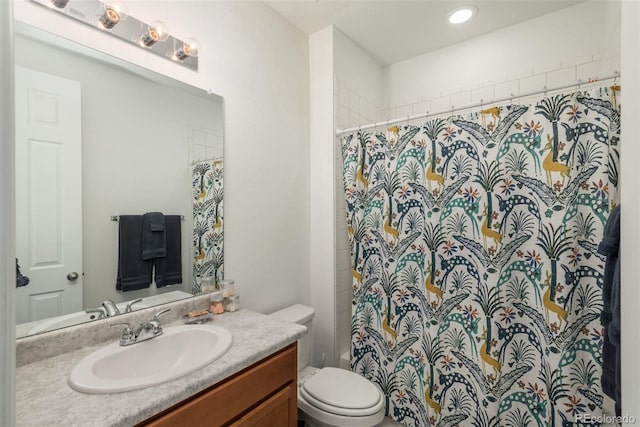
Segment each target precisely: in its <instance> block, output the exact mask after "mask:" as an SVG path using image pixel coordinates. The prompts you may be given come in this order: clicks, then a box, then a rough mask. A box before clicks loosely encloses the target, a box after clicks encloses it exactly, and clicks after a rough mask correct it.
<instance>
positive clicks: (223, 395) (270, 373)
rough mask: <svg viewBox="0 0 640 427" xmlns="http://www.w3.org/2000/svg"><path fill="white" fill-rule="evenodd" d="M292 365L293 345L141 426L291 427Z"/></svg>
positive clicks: (294, 421) (293, 421) (294, 401)
mask: <svg viewBox="0 0 640 427" xmlns="http://www.w3.org/2000/svg"><path fill="white" fill-rule="evenodd" d="M296 361H297V345H296V343H294V344H291V345H289V346H288V347H286V348H285V349H283V350H281V351H279V352H277V353H275V354H273V355H272V356H269V357H266V358H265V359H263V360H261V361H260V362H258V363H256V364H255V365H253V366H251V367H249V368H247V369H245V370H244V371H242V372H240V373H238V374H237V375H234V376H232V377H231V378H228V379H227V380H224V381H223V382H221V383H219V384H216V385H215V386H213V387H211V388H210V389H207V390H205V391H204V392H202V393H200V394H199V395H198V396H196V397H193V398H191V399H188V400H187V401H185V402H181V403H179V404H178V405H176V406H175V407H173V408H170V409H169V410H167V411H165V412H163V413H161V414H159V415H158V416H156V417H153V418H152V419H150V420H147V421H145V422H143V423H142V424H141V425H145V426H153V427H173V426H182V425H189V426H196V425H206V426H216V425H228V424H230V425H232V426H253V425H262V426H282V427H287V426H289V427H295V426H297V419H298V417H297V412H298V405H297V394H298V392H297V389H296V375H297V368H296V367H297V363H296Z"/></svg>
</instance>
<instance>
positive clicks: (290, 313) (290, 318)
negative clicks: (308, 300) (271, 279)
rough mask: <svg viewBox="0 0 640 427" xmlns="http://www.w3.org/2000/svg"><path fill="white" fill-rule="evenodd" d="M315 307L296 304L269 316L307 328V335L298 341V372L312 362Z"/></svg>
mask: <svg viewBox="0 0 640 427" xmlns="http://www.w3.org/2000/svg"><path fill="white" fill-rule="evenodd" d="M313 314H314V310H313V307H309V306H306V305H302V304H295V305H292V306H289V307H285V308H283V309H282V310H278V311H276V312H275V313H271V314H270V315H269V316H271V317H273V318H275V319H278V320H282V321H284V322H290V323H297V324H298V325H303V326H306V327H307V333H306V334H305V335H304V336H303V337H302V338H300V339H299V340H298V370H300V369H302V368H304V367H306V366H308V365H309V361H310V360H311V354H312V353H311V343H312V341H313V338H312V335H311V320H312V319H313Z"/></svg>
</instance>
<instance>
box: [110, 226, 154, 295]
mask: <svg viewBox="0 0 640 427" xmlns="http://www.w3.org/2000/svg"><path fill="white" fill-rule="evenodd" d="M152 267H153V264H152V261H145V260H143V259H142V215H120V220H119V228H118V277H117V278H116V289H117V290H119V291H123V292H127V291H135V290H138V289H144V288H148V287H149V285H151V271H152Z"/></svg>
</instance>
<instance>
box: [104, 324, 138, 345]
mask: <svg viewBox="0 0 640 427" xmlns="http://www.w3.org/2000/svg"><path fill="white" fill-rule="evenodd" d="M114 326H124V329H123V331H122V336H121V337H120V345H129V344H133V342H134V341H135V337H134V336H133V329H131V325H130V324H129V323H128V322H117V323H112V324H110V325H109V327H110V328H113V327H114Z"/></svg>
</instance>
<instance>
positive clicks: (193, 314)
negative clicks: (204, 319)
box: [185, 309, 209, 318]
mask: <svg viewBox="0 0 640 427" xmlns="http://www.w3.org/2000/svg"><path fill="white" fill-rule="evenodd" d="M206 314H209V311H208V310H204V309H202V310H193V311H190V312H188V313H187V314H185V316H187V317H189V318H193V317H200V316H204V315H206Z"/></svg>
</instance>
